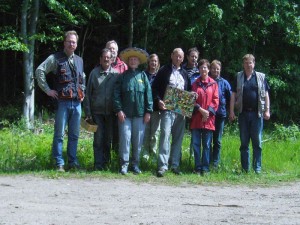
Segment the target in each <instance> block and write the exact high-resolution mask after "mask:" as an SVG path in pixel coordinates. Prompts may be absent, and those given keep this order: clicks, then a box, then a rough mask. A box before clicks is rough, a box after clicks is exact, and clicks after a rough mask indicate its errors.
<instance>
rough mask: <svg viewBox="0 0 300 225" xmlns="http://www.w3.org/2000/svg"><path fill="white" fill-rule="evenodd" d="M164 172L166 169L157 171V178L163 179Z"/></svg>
mask: <svg viewBox="0 0 300 225" xmlns="http://www.w3.org/2000/svg"><path fill="white" fill-rule="evenodd" d="M165 172H166V169H164V168H160V169H159V170H158V171H157V174H156V175H157V177H163V176H164V174H165Z"/></svg>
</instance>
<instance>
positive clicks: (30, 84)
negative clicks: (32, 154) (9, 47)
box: [21, 0, 39, 129]
mask: <svg viewBox="0 0 300 225" xmlns="http://www.w3.org/2000/svg"><path fill="white" fill-rule="evenodd" d="M38 13H39V0H23V2H22V13H21V15H22V16H21V36H22V38H23V42H24V44H25V45H26V46H27V48H28V51H24V52H23V75H24V104H23V115H24V119H25V121H26V126H27V128H28V129H31V128H33V122H34V49H35V38H34V35H35V34H36V27H37V20H38Z"/></svg>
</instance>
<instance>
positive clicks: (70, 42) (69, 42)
mask: <svg viewBox="0 0 300 225" xmlns="http://www.w3.org/2000/svg"><path fill="white" fill-rule="evenodd" d="M65 42H67V43H68V44H69V45H76V44H77V42H76V41H65Z"/></svg>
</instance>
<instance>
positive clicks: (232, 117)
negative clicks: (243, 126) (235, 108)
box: [229, 112, 236, 122]
mask: <svg viewBox="0 0 300 225" xmlns="http://www.w3.org/2000/svg"><path fill="white" fill-rule="evenodd" d="M235 118H236V116H235V114H234V112H230V114H229V121H230V122H232V121H234V120H235Z"/></svg>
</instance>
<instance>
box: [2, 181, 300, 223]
mask: <svg viewBox="0 0 300 225" xmlns="http://www.w3.org/2000/svg"><path fill="white" fill-rule="evenodd" d="M0 224H1V225H4V224H5V225H6V224H30V225H31V224H39V225H44V224H47V225H61V224H62V225H64V224H72V225H76V224H80V225H86V224H87V225H90V224H130V225H131V224H138V225H146V224H170V225H176V224H184V225H190V224H218V225H219V224H221V225H222V224H276V225H280V224H282V225H289V224H293V225H294V224H300V182H297V183H289V184H284V185H280V186H272V187H249V186H241V185H234V186H225V187H224V186H217V185H215V186H206V185H205V186H203V185H197V186H195V185H180V186H168V185H159V184H149V183H142V184H141V183H134V182H131V181H127V180H124V179H119V180H118V179H116V180H109V179H105V178H82V179H71V178H67V179H66V178H59V179H47V178H43V177H39V176H31V175H23V176H0Z"/></svg>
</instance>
